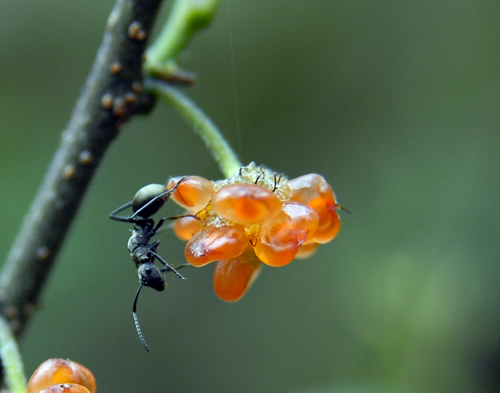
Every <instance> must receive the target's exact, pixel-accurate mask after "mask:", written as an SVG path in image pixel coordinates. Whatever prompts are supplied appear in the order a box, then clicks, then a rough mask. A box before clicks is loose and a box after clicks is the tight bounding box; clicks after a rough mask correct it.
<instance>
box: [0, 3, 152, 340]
mask: <svg viewBox="0 0 500 393" xmlns="http://www.w3.org/2000/svg"><path fill="white" fill-rule="evenodd" d="M161 3H162V1H161V0H118V1H117V3H116V5H115V8H114V9H113V12H112V13H111V15H110V17H109V20H108V24H107V29H106V32H105V34H104V38H103V42H102V44H101V47H100V49H99V51H98V53H97V58H96V60H95V62H94V65H93V68H92V71H91V73H90V75H89V77H88V79H87V82H86V85H85V88H84V89H83V92H82V94H81V96H80V99H79V100H78V103H77V105H76V107H75V109H74V111H73V114H72V116H71V119H70V122H69V124H68V126H67V128H66V130H65V131H64V132H63V135H62V140H61V143H60V145H59V148H58V150H57V152H56V154H55V156H54V158H53V160H52V163H51V165H50V168H49V170H48V172H47V175H46V177H45V179H44V182H43V184H42V186H41V188H40V189H39V191H38V194H37V196H36V198H35V200H34V201H33V203H32V205H31V208H30V210H29V212H28V214H27V216H26V218H25V221H24V224H23V226H22V228H21V231H20V232H19V234H18V236H17V238H16V241H15V242H14V245H13V247H12V249H11V251H10V253H9V255H8V257H7V261H6V263H5V265H4V268H3V270H2V273H1V275H0V313H1V314H3V315H4V316H5V317H6V318H7V319H8V320H9V321H10V324H11V327H12V329H13V330H14V333H15V335H16V336H19V335H20V333H21V332H22V331H23V329H24V327H25V326H26V321H27V319H28V318H29V316H30V314H31V313H32V311H33V310H34V309H35V306H36V304H37V300H38V298H39V295H40V292H41V290H42V288H43V285H44V283H45V280H46V278H47V276H48V274H49V272H50V269H51V268H52V266H53V263H54V261H55V259H56V256H57V253H58V251H59V249H60V248H61V245H62V243H63V241H64V239H65V237H66V234H67V233H68V229H69V227H70V225H71V223H72V221H73V219H74V218H75V216H76V214H77V212H78V207H79V205H80V202H81V201H82V200H83V198H84V196H85V191H86V189H87V186H88V185H89V183H90V181H91V179H92V176H93V175H94V173H95V171H96V169H97V167H98V165H99V163H100V161H101V158H102V157H103V154H104V152H105V151H106V149H107V147H108V146H109V144H110V142H111V141H112V140H113V139H114V138H115V137H116V135H117V131H118V129H119V128H120V126H121V125H122V124H123V123H124V122H125V121H127V120H128V119H129V118H130V117H131V116H132V115H134V114H138V113H146V112H148V111H149V110H150V109H151V108H152V107H153V105H154V102H155V101H154V98H152V96H150V95H148V94H146V93H144V92H143V91H144V89H143V86H142V73H141V67H142V57H143V53H144V49H145V46H146V42H147V38H148V36H149V32H150V29H151V26H152V23H153V21H154V19H155V17H156V15H157V12H158V8H159V6H160V5H161Z"/></svg>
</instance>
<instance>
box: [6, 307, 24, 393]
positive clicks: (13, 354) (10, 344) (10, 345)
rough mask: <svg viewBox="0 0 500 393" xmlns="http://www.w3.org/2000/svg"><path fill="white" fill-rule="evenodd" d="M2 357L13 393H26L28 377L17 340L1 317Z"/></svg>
mask: <svg viewBox="0 0 500 393" xmlns="http://www.w3.org/2000/svg"><path fill="white" fill-rule="evenodd" d="M0 356H1V358H2V366H3V368H4V375H5V376H6V380H7V384H8V386H9V389H10V391H11V393H26V376H25V375H24V366H23V360H22V358H21V354H20V353H19V348H18V346H17V342H16V339H15V338H14V335H13V334H12V331H11V330H10V326H9V324H8V323H7V321H6V320H5V319H4V318H1V317H0Z"/></svg>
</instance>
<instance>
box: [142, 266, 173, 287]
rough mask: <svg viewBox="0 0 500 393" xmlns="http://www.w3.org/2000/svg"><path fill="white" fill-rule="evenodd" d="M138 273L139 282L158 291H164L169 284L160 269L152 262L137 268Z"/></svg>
mask: <svg viewBox="0 0 500 393" xmlns="http://www.w3.org/2000/svg"><path fill="white" fill-rule="evenodd" d="M137 274H138V275H139V282H140V283H141V285H144V286H145V287H150V288H153V289H156V290H157V291H163V290H164V289H165V286H166V285H167V284H166V283H165V280H164V279H163V276H162V274H161V272H160V269H159V268H158V266H156V265H155V264H154V263H152V262H147V263H143V264H142V265H140V266H139V268H138V269H137Z"/></svg>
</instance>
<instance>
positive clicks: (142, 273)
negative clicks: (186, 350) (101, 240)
mask: <svg viewBox="0 0 500 393" xmlns="http://www.w3.org/2000/svg"><path fill="white" fill-rule="evenodd" d="M181 181H182V179H181V180H180V181H179V182H178V183H177V184H176V185H175V187H173V188H172V189H171V190H168V191H165V186H164V185H162V184H148V185H147V186H144V187H142V188H141V189H140V190H139V191H137V193H136V194H135V196H134V198H133V199H132V200H131V201H130V202H127V203H126V204H124V205H123V206H120V207H119V208H118V209H116V210H113V211H112V212H111V213H110V214H109V217H110V218H111V219H112V220H116V221H122V222H129V223H131V224H133V225H134V229H133V230H132V236H130V239H129V240H128V243H127V248H128V251H129V253H130V257H131V258H132V260H133V261H134V262H135V266H136V267H137V274H138V276H139V283H140V285H139V288H138V289H137V293H136V295H135V299H134V305H133V306H132V315H133V317H134V322H135V327H136V329H137V334H138V335H139V339H140V340H141V343H142V345H143V346H144V348H146V350H147V351H148V352H149V347H148V345H147V344H146V341H145V340H144V337H143V335H142V331H141V328H140V326H139V319H138V318H137V314H136V310H137V299H138V298H139V293H140V292H141V289H142V287H143V286H146V287H151V288H153V289H156V290H157V291H163V290H164V289H165V286H166V283H165V279H164V278H163V275H162V273H164V272H169V271H171V272H173V273H175V275H177V277H179V278H180V279H182V280H185V279H186V278H185V277H184V276H183V275H181V274H180V273H179V272H178V271H177V270H176V269H175V268H173V267H172V266H170V265H169V264H168V263H167V261H165V259H163V257H161V256H160V255H159V254H158V253H157V252H156V249H157V248H158V246H159V245H160V241H159V240H156V241H155V242H152V243H150V240H151V238H152V237H153V236H154V235H155V233H156V232H157V231H158V230H159V229H160V227H161V226H162V225H163V224H164V223H165V221H166V220H174V219H177V218H179V217H163V218H161V219H160V220H159V221H158V223H157V224H156V225H155V222H154V220H153V219H152V218H151V216H152V215H153V214H155V213H156V212H157V211H158V210H159V209H160V208H161V207H162V206H163V205H164V204H165V202H166V201H167V199H168V198H169V196H170V195H171V194H172V193H173V192H174V191H175V190H176V188H177V186H178V185H179V183H180V182H181ZM130 207H131V208H132V211H133V212H134V213H133V214H132V215H131V216H120V215H118V213H120V212H122V211H123V210H125V209H128V208H130ZM155 259H156V260H158V261H159V262H160V263H161V264H162V265H163V267H161V268H159V267H158V266H156V264H155ZM183 266H186V265H181V266H178V267H177V269H179V268H181V267H183Z"/></svg>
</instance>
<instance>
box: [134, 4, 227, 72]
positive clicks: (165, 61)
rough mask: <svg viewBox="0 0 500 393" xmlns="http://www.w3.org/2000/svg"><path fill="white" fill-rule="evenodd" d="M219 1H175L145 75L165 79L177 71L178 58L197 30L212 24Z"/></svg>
mask: <svg viewBox="0 0 500 393" xmlns="http://www.w3.org/2000/svg"><path fill="white" fill-rule="evenodd" d="M219 3H220V0H176V1H175V3H174V4H173V6H172V10H171V11H170V15H169V18H168V20H167V22H166V23H165V26H164V27H163V30H162V31H161V32H160V35H159V36H158V38H157V39H156V41H155V43H154V44H153V45H152V46H151V47H150V48H149V49H148V51H147V52H146V62H145V64H144V69H145V71H146V74H148V75H153V76H165V75H168V74H170V73H171V72H172V71H173V70H174V69H175V68H176V62H175V60H176V58H177V56H178V54H179V52H180V51H181V50H182V49H183V48H184V47H185V46H186V45H187V43H188V42H189V41H190V39H191V38H192V36H193V35H194V33H196V31H197V30H199V29H202V28H204V27H205V26H207V25H208V24H209V23H210V22H211V21H212V18H213V16H214V14H215V11H216V10H217V7H218V5H219Z"/></svg>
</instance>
